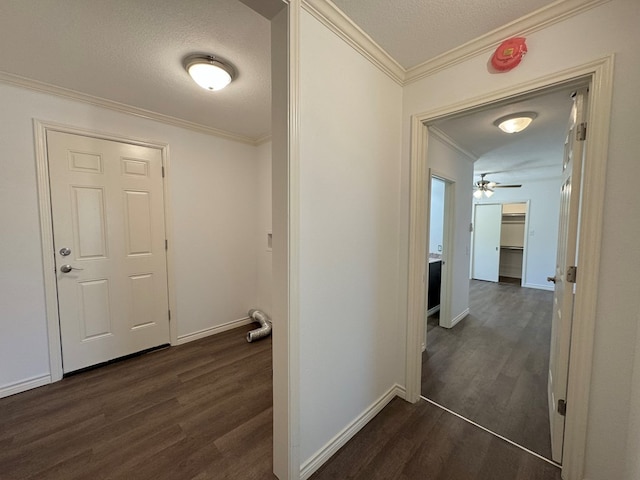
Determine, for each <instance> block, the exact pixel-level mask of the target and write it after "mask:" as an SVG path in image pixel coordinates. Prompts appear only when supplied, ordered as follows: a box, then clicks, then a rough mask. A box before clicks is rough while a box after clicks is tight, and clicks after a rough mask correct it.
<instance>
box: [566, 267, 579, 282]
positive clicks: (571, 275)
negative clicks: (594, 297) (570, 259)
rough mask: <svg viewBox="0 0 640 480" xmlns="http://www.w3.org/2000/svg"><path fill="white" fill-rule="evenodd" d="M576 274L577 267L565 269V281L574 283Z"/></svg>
mask: <svg viewBox="0 0 640 480" xmlns="http://www.w3.org/2000/svg"><path fill="white" fill-rule="evenodd" d="M577 274H578V267H575V266H571V267H567V275H566V280H567V282H569V283H576V275H577Z"/></svg>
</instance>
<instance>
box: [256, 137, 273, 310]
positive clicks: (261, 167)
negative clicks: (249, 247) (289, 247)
mask: <svg viewBox="0 0 640 480" xmlns="http://www.w3.org/2000/svg"><path fill="white" fill-rule="evenodd" d="M257 150H258V152H257V153H258V158H257V169H258V186H257V192H256V193H257V210H258V224H257V227H258V232H257V235H256V244H257V245H256V248H257V267H258V272H257V277H256V281H257V301H256V305H255V306H256V308H259V309H260V310H263V311H264V312H265V313H266V314H267V315H269V316H272V311H271V310H272V309H271V305H272V280H273V278H272V277H273V275H272V260H273V255H272V252H273V249H272V248H269V247H268V242H267V234H268V233H271V234H273V232H272V229H271V200H272V198H271V181H272V178H271V142H266V143H264V144H262V145H260V146H258V147H257ZM272 245H273V242H272Z"/></svg>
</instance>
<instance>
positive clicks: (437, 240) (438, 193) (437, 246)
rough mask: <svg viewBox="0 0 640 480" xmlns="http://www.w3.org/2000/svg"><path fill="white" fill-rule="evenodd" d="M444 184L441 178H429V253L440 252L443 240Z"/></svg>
mask: <svg viewBox="0 0 640 480" xmlns="http://www.w3.org/2000/svg"><path fill="white" fill-rule="evenodd" d="M444 185H445V183H444V182H443V181H442V180H439V179H437V178H432V179H431V205H430V206H429V253H442V247H443V241H444V235H443V234H444Z"/></svg>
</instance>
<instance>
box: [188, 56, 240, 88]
mask: <svg viewBox="0 0 640 480" xmlns="http://www.w3.org/2000/svg"><path fill="white" fill-rule="evenodd" d="M184 67H185V69H186V70H187V72H188V73H189V75H190V76H191V78H192V79H193V81H194V82H196V83H197V84H198V85H200V86H201V87H202V88H204V89H205V90H210V91H215V90H222V89H223V88H224V87H226V86H227V85H229V84H230V83H231V81H232V80H233V77H234V76H235V71H234V69H233V67H232V66H231V65H227V64H226V63H223V62H221V61H220V60H218V59H216V58H215V57H212V56H208V55H192V56H190V57H187V58H186V59H185V62H184Z"/></svg>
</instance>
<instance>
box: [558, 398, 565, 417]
mask: <svg viewBox="0 0 640 480" xmlns="http://www.w3.org/2000/svg"><path fill="white" fill-rule="evenodd" d="M558 413H559V414H560V415H562V416H563V417H566V416H567V402H566V401H565V400H562V399H561V400H558Z"/></svg>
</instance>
